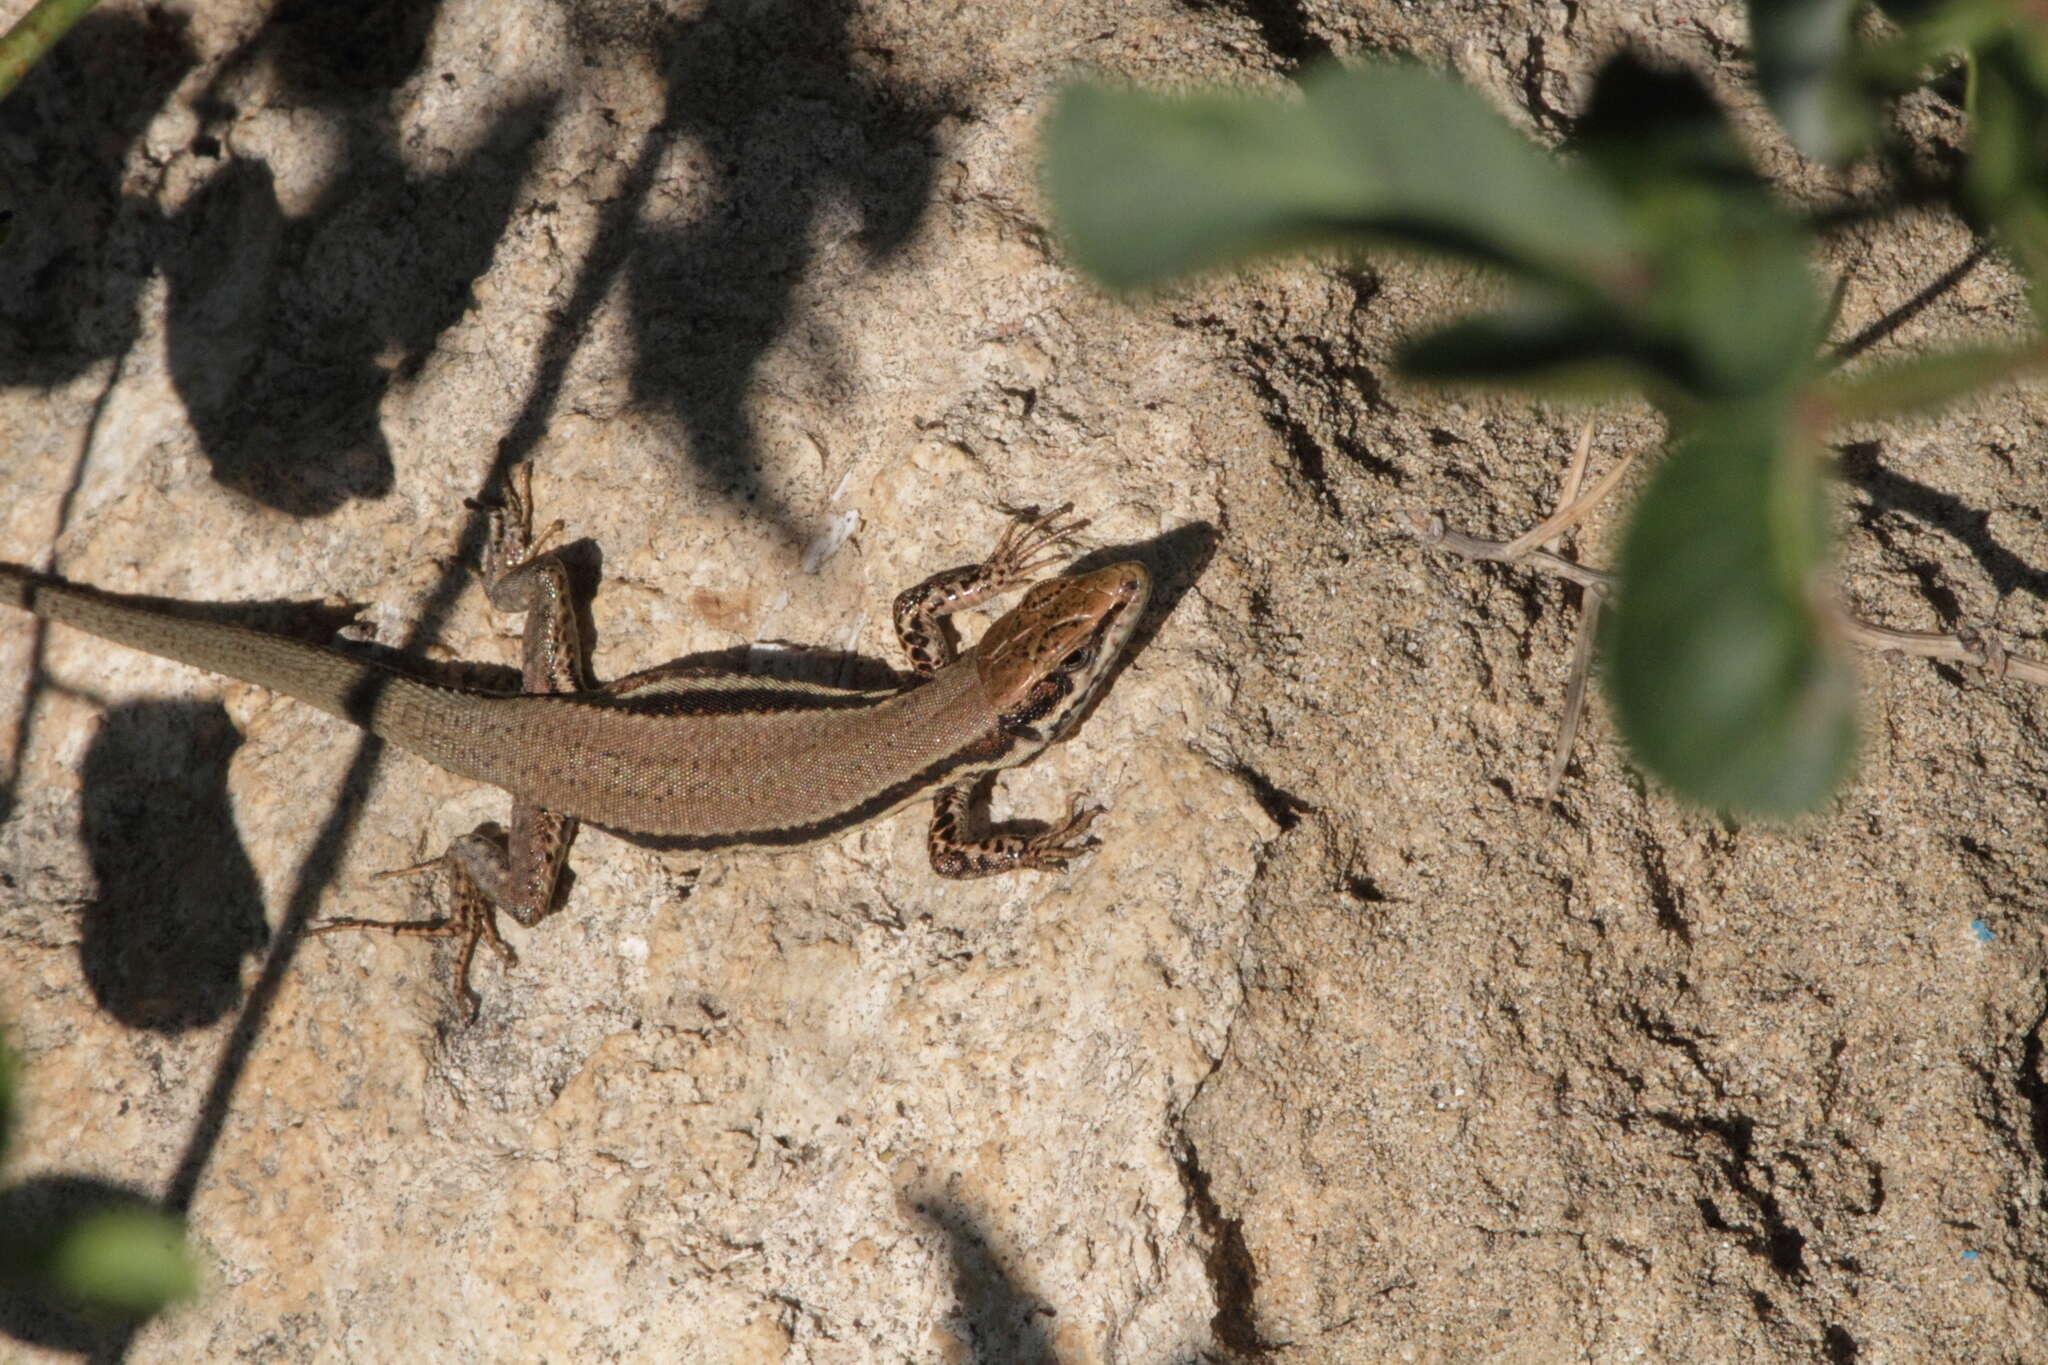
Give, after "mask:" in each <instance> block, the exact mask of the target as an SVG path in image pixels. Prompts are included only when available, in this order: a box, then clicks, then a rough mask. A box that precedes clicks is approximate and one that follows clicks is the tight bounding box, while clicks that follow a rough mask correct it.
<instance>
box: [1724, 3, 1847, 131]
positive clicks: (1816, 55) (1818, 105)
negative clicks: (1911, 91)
mask: <svg viewBox="0 0 2048 1365" xmlns="http://www.w3.org/2000/svg"><path fill="white" fill-rule="evenodd" d="M1859 8H1861V0H1749V38H1750V47H1751V48H1752V49H1753V50H1754V52H1755V53H1756V83H1757V85H1758V86H1759V87H1760V88H1761V89H1762V91H1763V95H1764V103H1766V104H1768V105H1770V107H1771V112H1772V113H1773V114H1775V115H1776V116H1777V119H1778V123H1779V124H1780V125H1781V126H1782V127H1783V128H1784V130H1785V135H1786V136H1787V137H1789V138H1791V139H1792V145H1793V146H1795V147H1797V148H1798V149H1799V150H1800V151H1802V152H1804V153H1806V155H1808V156H1810V157H1812V158H1814V159H1815V160H1817V161H1825V162H1828V163H1830V164H1839V163H1841V162H1844V161H1847V160H1849V159H1850V158H1851V157H1853V156H1855V155H1856V154H1857V153H1859V152H1861V151H1862V150H1863V149H1864V148H1865V147H1866V146H1868V145H1869V143H1870V136H1871V133H1872V131H1873V129H1874V127H1875V124H1876V120H1875V118H1874V116H1873V113H1872V110H1871V108H1870V106H1869V105H1868V104H1867V103H1866V102H1865V100H1864V99H1863V97H1862V93H1861V92H1860V91H1859V90H1858V88H1857V86H1858V82H1857V79H1856V66H1855V58H1856V48H1855V43H1854V41H1853V38H1852V29H1853V27H1854V24H1855V19H1856V11H1857V10H1858V9H1859Z"/></svg>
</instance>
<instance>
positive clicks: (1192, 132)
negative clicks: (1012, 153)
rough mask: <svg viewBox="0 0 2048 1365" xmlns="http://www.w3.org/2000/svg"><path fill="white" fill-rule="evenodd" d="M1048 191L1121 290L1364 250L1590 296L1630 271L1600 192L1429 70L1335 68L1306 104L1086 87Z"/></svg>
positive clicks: (1063, 135)
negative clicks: (1344, 245)
mask: <svg viewBox="0 0 2048 1365" xmlns="http://www.w3.org/2000/svg"><path fill="white" fill-rule="evenodd" d="M1045 182H1046V188H1047V191H1048V194H1049V197H1050V199H1051V201H1052V206H1053V212H1054V216H1055V218H1056V220H1057V222H1058V225H1059V228H1060V231H1061V234H1062V236H1063V238H1064V239H1065V242H1066V244H1067V247H1068V250H1069V251H1070V252H1071V254H1072V256H1073V258H1074V260H1075V261H1076V262H1077V263H1079V265H1080V266H1081V268H1082V269H1084V270H1086V271H1088V272H1089V273H1091V274H1093V275H1094V276H1095V277H1096V278H1097V279H1099V280H1101V281H1103V282H1104V283H1105V284H1108V285H1111V286H1113V287H1116V288H1123V289H1128V288H1135V287H1139V286H1142V285H1149V284H1156V283H1159V282H1160V281H1163V280H1166V279H1169V278H1171V277H1173V276H1175V275H1178V274H1182V273H1184V272H1187V271H1192V270H1199V269H1204V268H1207V267H1211V266H1216V265H1220V264H1223V263H1225V262H1228V261H1232V260H1237V259H1240V258H1243V257H1246V256H1250V255H1253V254H1255V253H1260V252H1269V251H1276V250H1282V249H1285V248H1289V247H1298V246H1303V245H1308V244H1313V243H1320V242H1331V241H1353V242H1355V241H1357V240H1358V239H1360V238H1371V239H1374V240H1377V241H1381V242H1385V243H1391V244H1397V245H1405V246H1412V247H1421V248H1424V249H1428V250H1434V251H1440V252H1448V253H1451V254H1454V255H1459V256H1463V257H1466V258H1468V259H1474V260H1478V261H1482V262H1486V263H1491V264H1495V265H1500V266H1504V267H1506V268H1508V269H1510V270H1514V271H1518V272H1521V273H1524V274H1528V275H1532V276H1536V277H1538V278H1543V279H1549V280H1553V281H1561V282H1568V283H1572V284H1577V285H1580V286H1585V285H1587V284H1589V283H1592V282H1599V281H1604V280H1606V279H1609V278H1613V277H1615V276H1620V275H1627V274H1628V273H1630V268H1631V261H1630V258H1631V252H1632V245H1633V244H1632V240H1631V236H1630V233H1629V230H1628V226H1627V223H1626V221H1625V219H1624V218H1623V216H1622V214H1621V212H1620V211H1619V208H1618V206H1617V204H1616V202H1615V200H1614V198H1613V196H1612V195H1611V194H1609V193H1608V192H1607V191H1606V190H1604V189H1603V188H1602V186H1601V184H1600V182H1599V181H1598V179H1596V178H1594V177H1592V176H1589V175H1587V174H1585V173H1583V172H1582V171H1581V170H1580V169H1578V168H1576V167H1573V166H1570V165H1567V164H1565V163H1561V162H1559V161H1558V160H1556V159H1555V158H1553V157H1551V156H1550V155H1549V154H1547V153H1545V152H1543V151H1542V150H1540V149H1539V148H1537V147H1536V146H1535V145H1534V144H1533V143H1531V142H1530V141H1529V140H1528V139H1527V138H1525V137H1523V136H1522V135H1521V134H1520V133H1518V132H1516V131H1515V130H1514V129H1513V128H1511V127H1509V126H1508V124H1507V123H1506V121H1505V120H1503V119H1502V118H1501V117H1500V116H1499V115H1498V114H1496V113H1494V112H1493V110H1492V109H1490V108H1488V107H1487V105H1486V103H1485V102H1484V101H1483V100H1481V99H1480V98H1479V96H1478V95H1476V94H1474V93H1473V92H1472V91H1470V90H1467V89H1465V88H1464V87H1463V86H1461V85H1458V84H1457V83H1455V82H1453V81H1450V80H1446V79H1444V78H1443V77H1440V76H1436V75H1433V74H1431V73H1429V72H1427V71H1424V70H1422V69H1420V68H1418V67H1413V66H1406V65H1391V64H1389V65H1379V66H1374V67H1369V68H1365V69H1361V70H1356V71H1350V70H1345V69H1343V68H1341V67H1338V66H1334V65H1329V66H1324V67H1322V68H1320V69H1318V70H1316V71H1314V72H1312V73H1311V74H1310V75H1309V76H1308V77H1307V78H1305V79H1304V80H1303V82H1302V86H1301V98H1300V99H1299V100H1297V101H1292V102H1282V101H1280V100H1278V99H1258V98H1251V97H1245V96H1237V95H1218V94H1209V95H1195V96H1186V97H1171V98H1170V97H1164V96H1158V95H1149V94H1143V93H1139V92H1136V91H1127V90H1114V89H1110V88H1107V87H1104V86H1101V85H1094V84H1082V85H1075V86H1070V87H1069V88H1068V89H1067V90H1066V91H1064V92H1063V93H1062V94H1061V96H1060V98H1059V100H1058V102H1057V103H1056V105H1055V106H1054V109H1053V112H1052V115H1051V117H1050V118H1049V119H1048V120H1047V122H1046V127H1045Z"/></svg>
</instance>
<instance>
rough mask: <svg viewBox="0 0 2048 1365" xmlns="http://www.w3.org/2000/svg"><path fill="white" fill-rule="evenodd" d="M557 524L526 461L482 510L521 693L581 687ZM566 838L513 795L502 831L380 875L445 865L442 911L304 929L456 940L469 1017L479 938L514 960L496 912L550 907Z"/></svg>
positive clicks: (555, 815) (480, 831)
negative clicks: (544, 520) (540, 515)
mask: <svg viewBox="0 0 2048 1365" xmlns="http://www.w3.org/2000/svg"><path fill="white" fill-rule="evenodd" d="M561 529H562V524H561V523H560V522H559V521H558V522H556V523H554V524H553V525H552V526H550V527H549V528H548V529H547V530H546V531H544V532H542V533H541V534H540V536H539V537H538V538H536V537H535V536H534V534H533V473H532V466H531V465H524V464H522V465H519V466H516V467H515V468H514V469H513V470H512V475H511V478H510V480H509V481H508V486H507V489H506V493H505V503H504V506H503V507H500V508H494V509H492V511H491V514H490V531H489V534H488V538H487V539H486V541H485V543H484V554H483V578H484V592H485V594H486V595H487V596H488V597H489V598H490V600H491V605H492V606H494V607H496V608H498V609H499V610H500V611H508V612H511V611H519V612H525V613H526V623H525V629H524V638H523V641H522V648H521V655H522V657H521V661H520V685H521V689H522V690H523V691H527V692H575V691H580V690H581V689H582V687H583V685H584V680H583V665H582V659H583V650H582V643H581V641H580V639H579V638H578V631H577V627H576V609H575V604H574V603H573V602H572V601H571V600H570V597H569V576H568V571H567V570H566V569H565V568H564V567H563V565H562V561H561V559H560V557H559V556H557V555H555V554H554V553H553V552H552V551H545V552H544V551H542V550H541V548H540V547H541V546H542V545H543V544H544V543H545V542H547V541H548V540H549V539H551V538H552V537H553V536H554V535H555V534H556V533H557V532H558V531H560V530H561ZM575 838H576V821H575V819H574V818H573V817H571V816H567V815H562V814H560V813H559V812H556V811H551V810H547V809H545V808H543V807H540V806H536V805H533V804H531V803H529V802H525V801H519V800H516V799H515V800H514V802H513V805H512V829H511V833H510V835H509V836H508V835H507V834H506V833H505V832H504V831H503V830H501V829H499V828H498V827H497V826H496V825H495V824H484V825H480V826H478V827H477V828H476V829H475V830H473V831H471V832H470V833H469V834H466V835H464V836H463V837H462V838H460V839H457V840H456V841H455V842H454V843H453V844H450V845H449V847H448V850H447V851H446V852H445V853H443V854H442V855H441V856H440V857H439V858H434V859H430V860H428V861H427V862H424V863H418V864H415V865H414V866H412V867H405V868H398V869H396V870H395V871H393V872H390V873H387V874H384V875H387V876H404V875H409V874H412V873H418V872H426V871H430V870H432V869H435V868H446V869H447V871H448V880H449V891H448V894H449V901H450V907H451V909H450V913H449V914H448V915H446V916H440V917H436V918H433V919H423V920H397V921H393V920H371V919H354V918H347V919H331V920H327V921H325V922H323V923H321V924H318V925H316V926H314V927H313V928H312V929H311V930H310V931H309V932H311V933H315V934H325V933H331V932H333V931H335V930H338V929H382V930H385V931H386V932H389V933H396V934H411V935H420V936H424V937H429V938H456V939H460V940H461V952H460V956H459V957H458V958H457V960H456V968H455V992H456V995H457V996H458V997H459V998H461V999H462V1000H463V1001H464V1002H465V1003H466V1004H467V1005H468V1007H469V1017H470V1018H471V1019H472V1020H474V1019H475V1018H476V1015H477V1010H478V1008H479V1006H480V1002H479V1000H478V998H477V995H476V993H475V992H474V991H472V990H471V989H470V986H469V968H470V963H471V962H472V961H473V960H474V958H475V957H476V949H477V944H478V943H479V942H488V943H489V944H490V945H491V947H492V948H493V949H494V950H495V951H496V952H497V953H498V955H499V957H501V958H502V959H504V961H505V964H506V965H507V966H512V965H514V964H516V963H517V962H518V961H519V956H518V954H517V953H515V952H513V950H512V945H511V944H509V943H507V942H505V940H504V938H503V937H502V936H501V935H500V934H499V933H498V921H497V912H498V911H500V910H502V911H504V912H505V913H507V914H509V915H510V916H512V918H513V919H515V920H517V921H518V922H519V923H520V924H522V925H526V926H529V927H530V926H532V925H535V924H538V923H539V922H540V921H541V920H543V919H545V918H547V916H548V915H550V914H552V913H553V912H554V909H555V893H556V888H557V886H558V885H559V883H560V881H561V876H562V868H563V866H564V865H565V864H566V863H567V862H568V858H569V846H570V844H571V843H572V842H574V840H575Z"/></svg>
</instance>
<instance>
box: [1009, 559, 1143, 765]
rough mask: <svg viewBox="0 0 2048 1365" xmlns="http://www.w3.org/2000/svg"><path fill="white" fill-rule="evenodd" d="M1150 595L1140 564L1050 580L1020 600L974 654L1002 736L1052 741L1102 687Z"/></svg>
mask: <svg viewBox="0 0 2048 1365" xmlns="http://www.w3.org/2000/svg"><path fill="white" fill-rule="evenodd" d="M1151 591H1152V580H1151V578H1150V577H1149V576H1147V574H1146V573H1145V568H1144V566H1143V565H1142V564H1138V563H1135V562H1132V561H1126V562H1124V563H1122V564H1112V565H1110V566H1109V567H1108V568H1106V569H1097V570H1095V571H1094V572H1093V573H1084V574H1075V575H1073V576H1072V577H1070V578H1053V579H1048V580H1046V581H1045V582H1043V583H1040V584H1039V585H1037V586H1036V587H1034V588H1032V589H1031V591H1029V592H1027V593H1025V594H1024V600H1023V601H1021V602H1019V603H1018V604H1017V605H1016V606H1015V607H1013V608H1011V610H1010V611H1009V613H1008V614H1007V615H1005V616H1004V617H1003V618H1002V619H1001V620H999V621H997V622H996V623H995V624H994V625H993V626H990V627H989V629H988V633H987V634H986V635H984V636H982V637H981V642H980V643H979V644H977V645H976V646H975V648H974V666H975V669H976V671H977V673H978V674H979V675H980V678H981V685H982V689H983V691H984V693H985V694H986V695H987V697H988V699H989V701H990V703H991V704H993V705H994V707H995V708H996V710H997V711H999V712H1000V713H1001V714H1002V727H1003V729H1004V730H1005V731H1007V732H1009V733H1011V734H1014V735H1019V736H1021V737H1024V738H1027V739H1036V740H1038V741H1039V742H1040V743H1047V744H1049V743H1051V742H1052V741H1053V740H1055V739H1058V738H1059V737H1060V736H1061V735H1062V734H1063V733H1064V732H1065V730H1066V728H1067V727H1068V726H1069V725H1071V724H1072V723H1073V721H1074V719H1075V718H1076V717H1078V716H1079V715H1080V714H1081V712H1082V711H1083V710H1085V709H1086V708H1087V706H1088V703H1089V701H1090V700H1091V699H1092V698H1093V697H1094V696H1095V694H1096V693H1097V692H1099V691H1100V690H1101V689H1102V684H1103V683H1104V681H1105V680H1107V679H1108V677H1109V675H1110V672H1111V670H1112V669H1114V668H1115V667H1116V662H1117V659H1118V657H1119V656H1120V655H1122V653H1123V650H1124V645H1125V644H1126V643H1127V642H1128V641H1129V640H1130V638H1131V632H1132V631H1133V630H1134V629H1136V628H1137V624H1138V613H1139V612H1141V611H1142V610H1143V609H1144V606H1145V598H1146V596H1147V595H1148V594H1150V592H1151Z"/></svg>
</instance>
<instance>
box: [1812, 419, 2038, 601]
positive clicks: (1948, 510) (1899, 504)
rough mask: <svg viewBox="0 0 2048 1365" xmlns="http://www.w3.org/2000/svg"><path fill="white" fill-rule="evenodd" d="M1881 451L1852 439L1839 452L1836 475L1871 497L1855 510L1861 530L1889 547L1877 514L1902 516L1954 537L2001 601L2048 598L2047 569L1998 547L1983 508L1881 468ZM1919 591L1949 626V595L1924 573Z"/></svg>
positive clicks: (1878, 446)
mask: <svg viewBox="0 0 2048 1365" xmlns="http://www.w3.org/2000/svg"><path fill="white" fill-rule="evenodd" d="M1882 452H1883V445H1882V443H1880V442H1877V441H1854V442H1850V443H1849V444H1847V445H1844V446H1841V447H1840V448H1839V454H1840V459H1839V460H1838V461H1837V465H1836V470H1837V473H1838V475H1839V477H1840V478H1841V480H1842V481H1843V482H1844V483H1846V484H1848V485H1850V486H1851V487H1853V488H1856V489H1858V490H1860V491H1861V492H1862V493H1863V494H1864V495H1865V496H1866V497H1868V498H1869V499H1870V501H1869V503H1868V504H1867V505H1866V506H1865V507H1860V508H1856V509H1855V510H1856V513H1857V516H1858V518H1859V520H1860V521H1861V522H1862V524H1863V526H1864V527H1865V528H1866V529H1868V530H1869V531H1870V532H1871V533H1872V534H1873V535H1875V536H1877V537H1878V539H1879V540H1880V541H1882V542H1883V543H1885V544H1886V545H1887V546H1888V547H1889V546H1890V545H1891V541H1890V538H1889V537H1888V536H1886V534H1885V532H1884V527H1883V525H1882V524H1881V522H1880V521H1879V520H1878V518H1877V515H1876V513H1877V512H1878V511H1880V510H1882V511H1894V512H1900V513H1903V514H1904V515H1906V516H1909V517H1912V518H1914V519H1916V520H1918V521H1922V522H1925V523H1926V524H1927V525H1929V526H1932V527H1935V528H1936V529H1938V530H1940V531H1943V532H1946V533H1947V534H1948V535H1951V536H1953V537H1955V539H1956V540H1957V541H1958V542H1960V543H1961V544H1962V546H1963V548H1964V549H1966V550H1968V551H1969V552H1970V557H1971V558H1973V559H1975V560H1976V561H1977V563H1978V565H1979V567H1981V568H1982V569H1983V570H1984V573H1985V575H1986V576H1987V577H1988V578H1990V580H1991V583H1992V586H1993V587H1994V588H1996V589H1997V591H1998V595H1999V596H2000V597H2005V596H2008V595H2010V594H2012V593H2014V592H2024V593H2026V594H2028V595H2029V596H2032V597H2038V598H2042V599H2044V600H2048V571H2043V570H2041V569H2037V568H2035V567H2034V566H2032V565H2031V564H2029V563H2027V562H2026V561H2025V560H2024V559H2022V558H2020V557H2019V556H2018V555H2016V554H2014V553H2013V552H2012V551H2011V550H2008V549H2007V548H2006V547H2005V546H2003V545H2001V544H1999V543H1998V540H1997V538H1996V537H1995V536H1993V535H1992V534H1991V513H1990V512H1989V511H1988V510H1985V509H1980V508H1975V507H1971V506H1969V505H1968V504H1967V503H1965V502H1964V501H1963V500H1962V499H1961V498H1959V497H1957V496H1956V495H1955V494H1953V493H1950V492H1948V491H1946V490H1945V489H1940V488H1934V487H1931V486H1930V485H1927V484H1924V483H1921V482H1920V481H1919V480H1917V479H1909V478H1907V477H1906V476H1905V475H1903V474H1899V473H1895V472H1894V471H1892V470H1889V469H1887V468H1885V467H1884V465H1883V464H1881V463H1880V462H1879V460H1880V457H1881V455H1882ZM1922 591H1923V592H1924V593H1926V594H1927V596H1928V599H1929V602H1930V605H1932V606H1933V607H1934V609H1935V610H1936V612H1938V613H1939V614H1940V615H1941V616H1942V617H1943V619H1944V621H1945V622H1947V623H1950V624H1952V623H1953V622H1954V619H1955V616H1956V613H1957V604H1956V601H1955V597H1954V594H1952V593H1950V592H1949V591H1948V590H1947V589H1945V588H1942V587H1940V586H1939V585H1938V584H1934V583H1933V582H1932V581H1931V580H1930V579H1929V578H1928V577H1927V576H1926V575H1922Z"/></svg>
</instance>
